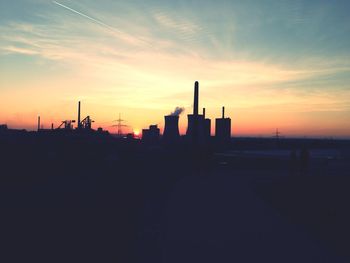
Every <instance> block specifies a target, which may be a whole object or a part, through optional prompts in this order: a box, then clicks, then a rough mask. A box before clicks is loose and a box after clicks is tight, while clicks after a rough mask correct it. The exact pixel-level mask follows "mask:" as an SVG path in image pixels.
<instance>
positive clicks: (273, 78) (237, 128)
mask: <svg viewBox="0 0 350 263" xmlns="http://www.w3.org/2000/svg"><path fill="white" fill-rule="evenodd" d="M349 5H350V4H349V2H348V1H335V2H332V3H326V2H324V1H312V2H310V1H306V0H303V1H263V2H262V1H257V0H256V1H249V2H242V1H229V0H222V1H216V2H212V1H192V2H191V3H188V2H187V1H161V2H159V1H155V0H151V1H147V2H144V1H132V2H115V1H111V0H105V1H99V2H98V3H97V2H96V1H91V0H88V1H74V2H71V1H66V0H62V1H46V2H45V1H37V2H36V1H29V0H21V1H10V0H4V1H1V3H0V22H1V23H0V24H1V26H0V32H1V34H0V58H1V62H0V69H1V72H2V76H1V81H0V97H1V103H0V123H6V124H8V125H9V127H13V128H25V129H28V130H35V129H36V128H37V116H38V115H40V116H42V118H41V125H44V127H45V128H50V126H51V123H60V122H61V121H62V120H63V119H66V118H72V119H73V118H75V116H76V102H77V101H82V103H84V105H85V106H84V110H83V111H84V112H82V114H84V116H85V115H86V113H87V112H89V113H91V114H93V118H94V120H95V121H96V123H95V125H96V127H100V126H101V127H103V128H105V129H109V130H110V131H113V127H111V126H112V125H113V124H114V123H113V120H114V119H115V117H113V116H117V114H119V113H122V115H123V116H124V118H126V119H127V121H128V123H127V125H129V127H133V128H134V129H135V130H138V131H141V130H142V129H143V128H146V127H148V126H149V124H152V123H157V124H158V127H159V128H160V129H161V130H163V129H164V118H163V116H164V115H166V114H168V113H169V112H170V111H171V110H172V109H174V107H175V106H177V105H180V106H181V107H184V108H185V113H186V114H188V113H190V112H192V111H193V105H192V99H191V98H192V91H191V90H190V89H189V88H188V87H189V86H191V85H192V84H193V80H194V79H198V80H199V81H200V83H201V93H202V102H203V105H205V107H206V115H207V117H208V118H210V119H212V120H214V119H215V118H216V117H217V116H220V115H221V114H220V111H221V110H220V107H218V105H220V106H221V105H225V106H226V112H227V115H228V116H230V117H231V119H232V122H233V123H234V125H232V131H231V132H232V134H236V135H239V136H247V135H248V136H252V135H254V136H260V135H261V136H269V135H270V134H271V133H273V131H275V130H276V128H278V129H279V130H280V131H281V132H282V133H283V134H284V135H285V136H290V137H293V136H308V137H348V136H349V135H350V125H349V123H350V102H349V97H350V93H349V92H350V91H349V88H348V86H349V80H350V79H349V78H350V77H349V76H350V74H349V69H350V64H349V61H350V59H349V58H348V57H349V54H350V43H349V41H350V38H349V35H350V31H349V30H350V29H349V27H348V26H347V25H348V24H349V23H350V21H349V20H350V18H349V16H348V13H347V12H348V11H347V10H349V8H350V6H349ZM199 6H200V8H199ZM211 126H212V134H214V130H213V129H214V126H215V125H213V123H212V125H211ZM186 127H187V118H186V116H185V115H182V116H180V118H179V128H180V133H181V134H184V133H186ZM128 129H129V130H128ZM130 129H131V128H126V130H127V131H131V130H130Z"/></svg>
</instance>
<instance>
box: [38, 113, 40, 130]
mask: <svg viewBox="0 0 350 263" xmlns="http://www.w3.org/2000/svg"><path fill="white" fill-rule="evenodd" d="M39 130H40V116H38V131H39Z"/></svg>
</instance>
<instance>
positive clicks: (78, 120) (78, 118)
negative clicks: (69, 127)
mask: <svg viewBox="0 0 350 263" xmlns="http://www.w3.org/2000/svg"><path fill="white" fill-rule="evenodd" d="M78 128H80V101H79V102H78Z"/></svg>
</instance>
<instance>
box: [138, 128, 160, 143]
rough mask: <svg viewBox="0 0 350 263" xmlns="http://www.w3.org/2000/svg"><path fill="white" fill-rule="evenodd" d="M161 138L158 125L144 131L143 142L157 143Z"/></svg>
mask: <svg viewBox="0 0 350 263" xmlns="http://www.w3.org/2000/svg"><path fill="white" fill-rule="evenodd" d="M159 136H160V130H159V128H158V126H157V125H150V126H149V129H142V141H143V142H145V143H151V144H153V143H157V142H158V141H159Z"/></svg>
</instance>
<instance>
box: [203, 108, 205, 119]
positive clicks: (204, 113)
mask: <svg viewBox="0 0 350 263" xmlns="http://www.w3.org/2000/svg"><path fill="white" fill-rule="evenodd" d="M203 119H205V108H203Z"/></svg>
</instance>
